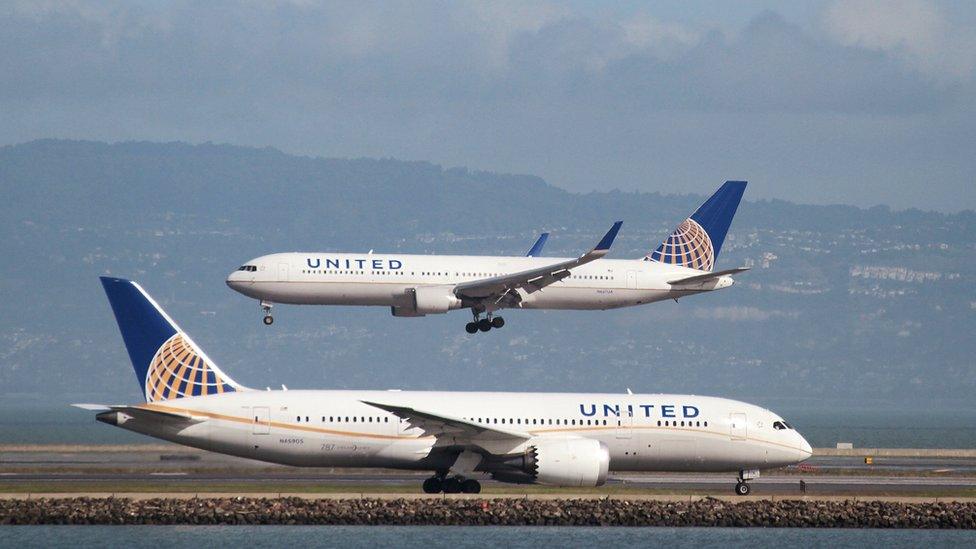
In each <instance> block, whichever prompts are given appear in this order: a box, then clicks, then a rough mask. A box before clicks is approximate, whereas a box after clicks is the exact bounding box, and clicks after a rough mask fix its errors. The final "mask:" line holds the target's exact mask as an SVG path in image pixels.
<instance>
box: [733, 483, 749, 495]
mask: <svg viewBox="0 0 976 549" xmlns="http://www.w3.org/2000/svg"><path fill="white" fill-rule="evenodd" d="M751 491H752V488H751V487H750V486H749V485H748V484H746V483H744V482H737V483H736V485H735V493H736V495H738V496H748V495H749V492H751Z"/></svg>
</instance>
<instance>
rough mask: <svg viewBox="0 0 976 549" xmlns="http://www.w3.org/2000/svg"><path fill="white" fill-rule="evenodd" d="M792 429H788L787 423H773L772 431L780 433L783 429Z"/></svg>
mask: <svg viewBox="0 0 976 549" xmlns="http://www.w3.org/2000/svg"><path fill="white" fill-rule="evenodd" d="M792 428H793V427H790V424H789V423H786V422H785V421H774V422H773V429H776V430H777V431H782V430H784V429H792Z"/></svg>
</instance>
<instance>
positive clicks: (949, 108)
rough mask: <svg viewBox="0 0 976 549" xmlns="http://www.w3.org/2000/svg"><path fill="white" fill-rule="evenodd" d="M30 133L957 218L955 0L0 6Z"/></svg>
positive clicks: (975, 163) (974, 124)
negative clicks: (740, 185) (722, 191)
mask: <svg viewBox="0 0 976 549" xmlns="http://www.w3.org/2000/svg"><path fill="white" fill-rule="evenodd" d="M39 137H71V138H85V139H99V140H108V141H118V140H130V139H140V140H141V139H146V140H156V141H158V140H184V141H190V142H202V141H215V142H227V143H234V144H242V145H257V146H265V145H270V146H273V147H277V148H280V149H282V150H285V151H288V152H296V153H302V154H309V155H317V156H343V157H357V156H370V157H396V158H401V159H418V160H430V161H433V162H436V163H439V164H443V165H445V166H459V165H462V166H468V167H471V168H477V169H488V170H493V171H502V172H519V173H531V174H536V175H540V176H542V177H545V178H546V179H547V180H548V181H549V182H550V183H552V184H554V185H557V186H560V187H564V188H567V189H570V190H577V191H586V190H593V189H601V190H602V189H611V188H621V189H641V190H649V191H663V192H689V191H692V192H698V193H707V192H710V191H711V190H713V189H714V188H715V187H717V186H718V184H719V183H721V182H722V181H724V180H725V179H729V178H742V179H748V180H750V181H751V182H752V186H751V187H750V190H749V197H750V198H782V199H786V200H791V201H797V202H812V203H853V204H858V205H873V204H878V203H882V204H889V205H891V206H894V207H897V208H905V207H911V206H917V207H920V208H924V209H940V210H945V211H956V210H959V209H963V208H976V2H972V1H971V0H967V1H960V2H954V3H953V2H945V3H942V2H929V1H925V0H891V1H884V2H867V1H852V2H833V1H824V2H804V3H799V2H794V3H781V2H761V1H749V2H685V1H681V2H654V3H644V2H622V3H618V4H613V5H610V4H608V3H605V2H584V1H575V2H568V3H566V2H553V3H545V2H542V3H529V2H522V1H517V2H511V3H509V2H478V3H466V2H432V3H420V2H413V1H411V2H404V3H397V2H382V3H375V4H373V3H368V2H359V1H357V2H347V3H338V2H336V3H320V2H315V1H311V0H307V1H306V0H294V1H277V2H272V1H258V0H255V1H248V2H230V1H210V2H179V1H176V2H157V1H152V2H149V1H146V2H138V1H121V2H113V1H98V2H87V1H83V0H75V1H71V0H67V1H60V2H58V1H44V0H28V1H23V2H21V1H19V0H13V1H9V0H8V1H5V2H2V3H0V144H10V143H17V142H22V141H27V140H30V139H34V138H39Z"/></svg>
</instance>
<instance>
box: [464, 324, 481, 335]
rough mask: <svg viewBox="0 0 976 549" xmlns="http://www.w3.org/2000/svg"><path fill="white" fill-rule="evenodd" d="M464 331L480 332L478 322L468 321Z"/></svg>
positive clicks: (470, 332)
mask: <svg viewBox="0 0 976 549" xmlns="http://www.w3.org/2000/svg"><path fill="white" fill-rule="evenodd" d="M464 331H465V332H468V333H469V334H476V333H478V323H477V322H468V323H467V324H465V325H464Z"/></svg>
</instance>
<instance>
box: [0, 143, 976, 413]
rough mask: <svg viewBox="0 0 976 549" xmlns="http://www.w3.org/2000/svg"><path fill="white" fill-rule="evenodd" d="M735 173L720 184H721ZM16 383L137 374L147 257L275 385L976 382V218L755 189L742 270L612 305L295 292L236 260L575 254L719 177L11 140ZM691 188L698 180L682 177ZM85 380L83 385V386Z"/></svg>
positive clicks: (180, 299)
mask: <svg viewBox="0 0 976 549" xmlns="http://www.w3.org/2000/svg"><path fill="white" fill-rule="evenodd" d="M721 183H722V182H721V181H715V182H714V184H715V186H716V187H717V186H718V185H719V184H721ZM0 189H2V195H3V196H4V197H5V199H4V200H3V201H2V203H0V208H2V210H0V214H2V215H0V227H2V231H3V232H2V236H3V239H2V242H0V253H2V254H3V257H4V262H3V264H2V266H0V269H2V271H0V274H2V279H0V289H2V291H0V293H2V296H3V303H4V306H5V310H4V315H3V317H2V319H0V343H2V345H0V387H2V389H0V394H8V395H9V394H13V393H40V392H52V391H53V392H57V393H60V394H64V395H68V394H70V395H78V394H95V395H105V397H106V398H110V399H114V400H124V398H123V397H127V398H133V397H134V396H135V395H136V394H138V388H137V387H136V384H135V383H134V377H133V376H132V373H131V369H130V368H129V366H128V359H127V357H126V354H125V351H124V348H123V347H122V344H121V340H120V338H119V336H118V333H117V330H116V327H115V325H114V320H113V318H112V316H111V312H110V310H109V307H108V305H107V304H106V302H105V300H104V297H103V295H102V294H101V288H100V286H99V284H98V281H97V278H96V277H97V275H99V274H103V273H112V274H116V275H121V276H130V277H134V278H137V279H138V280H140V281H141V282H142V283H143V285H144V286H145V287H146V288H147V289H148V290H149V291H150V292H151V293H153V294H154V295H156V296H157V297H158V298H159V300H160V301H161V302H162V303H163V304H164V306H166V307H167V308H168V309H169V310H170V312H171V313H172V315H173V316H174V317H175V318H176V319H178V321H180V322H181V324H182V325H183V326H184V328H186V329H187V330H189V331H190V332H191V333H192V334H193V335H194V338H195V339H196V340H197V341H198V342H199V343H200V344H201V345H203V346H204V347H205V349H207V351H208V354H210V355H211V357H212V358H214V359H215V360H216V361H217V362H218V363H220V364H221V366H222V367H223V368H224V369H225V370H227V371H229V372H230V373H231V374H232V375H233V376H234V377H235V378H237V379H238V380H239V381H241V382H242V383H244V384H247V385H251V386H255V387H264V386H266V385H277V384H280V383H285V384H287V385H288V386H289V387H292V388H296V387H309V388H312V387H340V388H341V387H377V386H379V387H403V388H457V389H474V388H488V389H540V390H606V391H614V392H619V391H623V390H624V389H625V388H626V387H630V388H632V389H633V390H635V391H637V390H639V391H646V392H657V391H683V392H692V393H700V394H702V393H704V394H722V395H729V396H739V397H743V398H746V397H749V398H752V399H753V400H756V398H757V395H758V396H759V400H760V401H762V400H763V399H767V400H768V399H776V398H779V399H799V398H810V399H818V398H825V397H830V398H840V399H846V400H848V401H850V402H852V403H856V402H857V401H859V400H860V399H864V398H876V399H887V400H891V401H899V400H907V401H911V402H912V403H913V404H916V405H924V404H926V403H932V404H938V403H939V402H943V401H945V400H946V399H966V398H971V396H972V394H974V389H976V376H973V374H972V372H973V367H974V359H973V357H974V356H976V343H974V339H973V337H972V333H973V332H974V329H976V294H974V292H973V288H974V287H976V253H974V252H976V249H974V248H976V214H974V213H973V212H963V213H959V214H953V215H944V214H938V213H930V212H921V211H914V210H912V211H900V212H893V211H889V210H888V209H886V208H880V207H879V208H872V209H868V210H864V209H858V208H854V207H848V206H802V205H795V204H790V203H786V202H781V201H772V202H769V201H762V202H751V201H748V197H749V193H748V190H747V191H746V198H747V202H745V203H743V205H742V207H741V208H740V212H739V215H738V216H737V218H736V220H735V222H734V223H733V225H732V230H731V232H730V236H729V240H728V241H727V243H726V246H725V247H724V248H723V253H722V257H721V258H720V260H719V264H720V265H721V266H725V267H731V266H737V265H741V264H746V265H751V266H753V267H754V269H753V270H752V271H751V272H749V273H747V274H745V275H742V276H740V277H739V278H738V280H739V284H738V285H736V286H735V287H733V288H731V289H729V290H726V291H723V292H719V293H717V294H715V295H709V296H697V297H692V298H689V299H687V300H682V301H681V302H680V303H674V302H668V303H661V304H656V305H651V306H646V307H641V308H633V309H627V310H622V311H609V312H603V313H582V312H580V313H573V312H570V313H566V312H530V311H520V312H511V313H509V314H508V315H507V318H508V320H509V326H507V327H506V328H505V329H504V330H502V331H498V332H492V333H490V334H482V335H479V336H477V337H471V336H468V335H467V334H465V333H464V332H463V329H462V325H463V323H464V322H465V321H466V320H467V316H466V313H463V312H460V313H454V314H451V315H446V316H443V317H434V318H426V319H395V318H392V317H391V316H390V314H389V311H387V310H385V309H380V308H375V309H367V308H324V307H284V306H283V307H280V308H279V309H278V310H277V311H276V312H277V315H276V323H275V325H274V327H272V328H270V329H269V328H266V327H265V326H263V325H261V323H260V313H259V309H258V306H257V304H256V303H254V302H253V301H250V300H248V299H246V298H244V297H242V296H240V295H237V294H236V293H233V292H231V291H230V290H229V289H227V288H226V287H225V286H224V283H223V280H224V277H225V276H226V274H227V272H229V271H230V270H232V269H233V268H235V267H236V266H237V265H239V264H240V263H241V262H243V261H244V260H246V259H248V258H251V257H254V256H256V255H259V254H263V253H268V252H271V251H287V250H298V249H314V250H321V251H328V250H366V249H370V248H374V249H376V250H377V251H402V252H418V253H424V252H439V253H473V252H477V253H498V254H501V253H507V254H519V253H523V252H524V250H525V249H526V248H527V247H528V246H529V245H530V244H531V243H532V241H533V239H534V238H535V236H536V235H537V234H538V233H539V232H541V231H545V230H548V231H551V232H552V237H551V238H550V241H549V244H548V248H547V250H546V251H547V253H548V254H551V255H569V254H574V253H577V252H579V251H581V250H582V249H584V248H585V247H586V246H589V245H591V244H592V243H593V241H594V240H595V239H596V238H598V237H599V235H600V234H602V232H603V231H604V230H605V229H606V228H607V227H608V226H609V224H610V223H611V222H612V221H613V220H615V219H623V220H625V224H624V229H623V231H622V233H621V236H620V238H619V240H618V242H617V244H616V245H615V248H614V250H613V251H612V254H611V257H621V258H623V257H639V256H641V255H643V254H644V253H646V252H647V250H649V249H651V248H653V247H655V246H656V245H657V244H658V243H659V242H660V241H661V239H662V238H663V237H664V236H665V235H666V234H667V232H668V230H669V229H670V228H671V227H673V226H674V225H675V224H677V223H678V222H679V221H681V220H682V219H683V218H684V217H685V216H687V215H688V214H689V213H690V212H691V211H692V210H693V209H694V208H695V207H696V206H697V205H698V204H699V203H700V202H701V200H702V198H703V197H698V196H687V195H680V194H676V195H670V196H662V195H659V194H643V193H622V192H616V191H614V192H606V193H589V194H573V193H568V192H566V191H563V190H561V189H559V188H556V187H553V186H551V185H549V184H547V183H546V182H545V181H543V180H541V179H539V178H537V177H532V176H523V175H503V174H494V173H487V172H471V171H467V170H464V169H443V168H441V167H439V166H436V165H432V164H428V163H424V162H401V161H396V160H372V159H357V160H344V159H322V158H307V157H296V156H289V155H286V154H283V153H281V152H279V151H276V150H272V149H250V148H241V147H231V146H224V145H210V144H205V145H187V144H182V143H121V144H115V145H109V144H104V143H95V142H77V141H59V140H41V141H35V142H31V143H26V144H23V145H16V146H8V147H3V148H0ZM675 191H680V189H675ZM65 398H67V397H65Z"/></svg>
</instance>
